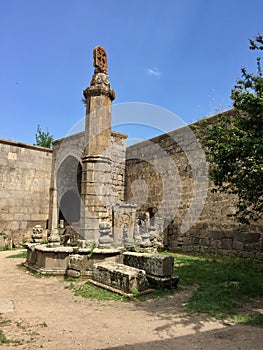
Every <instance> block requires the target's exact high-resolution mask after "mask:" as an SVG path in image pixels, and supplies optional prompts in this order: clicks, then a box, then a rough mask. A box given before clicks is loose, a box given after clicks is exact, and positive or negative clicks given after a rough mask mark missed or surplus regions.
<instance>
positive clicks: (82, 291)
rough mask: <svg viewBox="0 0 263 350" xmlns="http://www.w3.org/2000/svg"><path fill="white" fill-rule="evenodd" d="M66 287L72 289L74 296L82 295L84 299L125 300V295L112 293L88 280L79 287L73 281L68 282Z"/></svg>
mask: <svg viewBox="0 0 263 350" xmlns="http://www.w3.org/2000/svg"><path fill="white" fill-rule="evenodd" d="M65 288H66V289H71V290H73V291H74V294H75V295H76V296H82V297H83V298H86V299H96V300H101V301H104V300H121V301H124V300H127V297H125V296H122V295H119V294H116V293H112V292H110V291H108V290H106V289H102V288H99V287H96V286H94V285H93V284H92V283H90V282H85V283H84V284H83V285H82V286H81V287H76V286H75V283H70V284H69V285H68V286H66V287H65Z"/></svg>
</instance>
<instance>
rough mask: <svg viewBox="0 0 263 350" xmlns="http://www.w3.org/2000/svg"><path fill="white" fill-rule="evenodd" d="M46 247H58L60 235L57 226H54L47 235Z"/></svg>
mask: <svg viewBox="0 0 263 350" xmlns="http://www.w3.org/2000/svg"><path fill="white" fill-rule="evenodd" d="M47 246H48V248H53V247H59V246H60V235H59V231H58V229H57V228H54V229H53V230H52V231H51V234H50V235H49V237H48V244H47Z"/></svg>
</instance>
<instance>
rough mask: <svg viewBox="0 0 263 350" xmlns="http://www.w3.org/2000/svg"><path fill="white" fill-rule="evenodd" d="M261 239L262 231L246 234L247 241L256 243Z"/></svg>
mask: <svg viewBox="0 0 263 350" xmlns="http://www.w3.org/2000/svg"><path fill="white" fill-rule="evenodd" d="M259 239H260V233H258V232H250V233H247V234H246V238H245V242H246V243H256V242H258V241H259Z"/></svg>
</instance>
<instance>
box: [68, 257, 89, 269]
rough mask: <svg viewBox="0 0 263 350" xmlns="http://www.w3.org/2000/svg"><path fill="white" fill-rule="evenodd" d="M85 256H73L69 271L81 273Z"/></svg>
mask: <svg viewBox="0 0 263 350" xmlns="http://www.w3.org/2000/svg"><path fill="white" fill-rule="evenodd" d="M84 258H85V257H84V256H81V255H79V254H72V255H70V256H69V262H68V269H72V270H76V271H81V270H83V268H84Z"/></svg>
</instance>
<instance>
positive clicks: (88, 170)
mask: <svg viewBox="0 0 263 350" xmlns="http://www.w3.org/2000/svg"><path fill="white" fill-rule="evenodd" d="M93 56H94V63H93V65H94V67H95V70H94V75H93V77H92V80H91V83H90V86H89V87H88V88H86V89H85V90H84V91H83V94H84V97H85V103H86V126H85V151H84V155H83V158H82V164H83V168H82V182H81V196H82V200H83V203H84V208H83V210H82V219H83V221H82V222H83V223H84V224H83V227H82V229H81V230H82V231H83V232H81V236H82V237H84V238H85V239H86V240H87V241H90V242H92V241H93V242H94V241H95V242H97V243H98V241H99V236H100V234H99V225H100V223H102V222H110V223H111V222H112V217H111V216H112V214H111V200H110V199H111V185H112V184H111V103H112V101H113V100H114V98H115V93H114V91H113V90H112V89H111V88H110V82H109V78H108V69H107V68H108V65H107V55H106V52H105V50H104V49H103V48H102V47H100V46H97V47H96V48H95V49H94V51H93Z"/></svg>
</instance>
